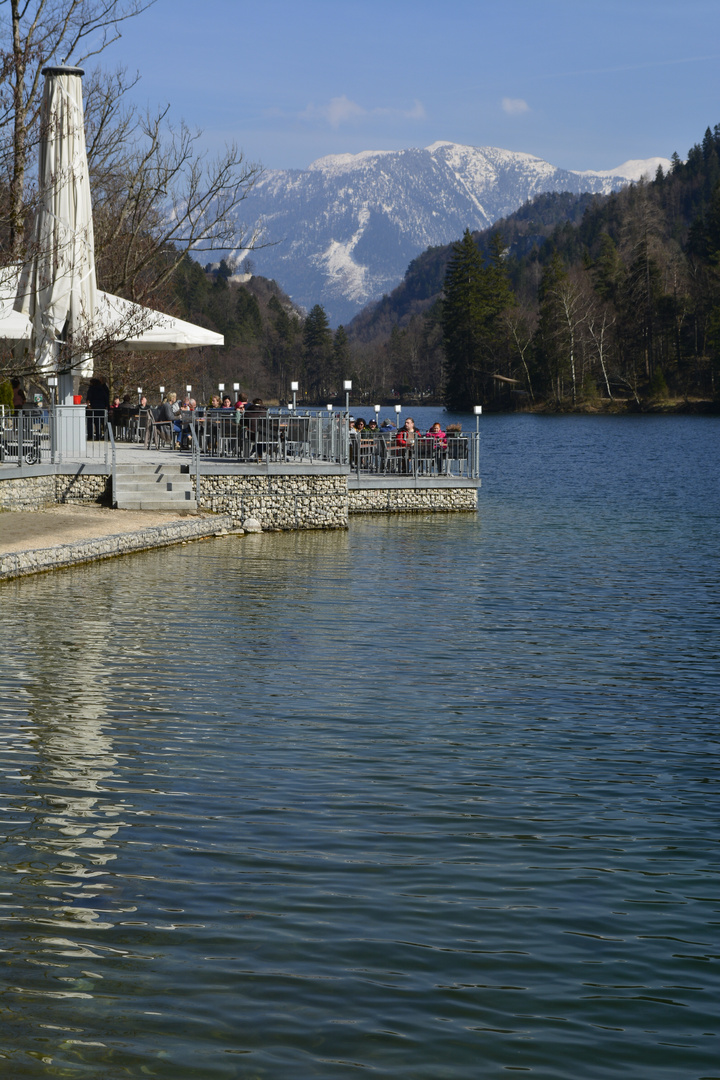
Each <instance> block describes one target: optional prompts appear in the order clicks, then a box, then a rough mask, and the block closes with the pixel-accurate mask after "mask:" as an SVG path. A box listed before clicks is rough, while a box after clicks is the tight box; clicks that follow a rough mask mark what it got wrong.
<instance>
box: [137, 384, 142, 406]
mask: <svg viewBox="0 0 720 1080" xmlns="http://www.w3.org/2000/svg"><path fill="white" fill-rule="evenodd" d="M141 397H142V386H138V405H139V404H140V398H141Z"/></svg>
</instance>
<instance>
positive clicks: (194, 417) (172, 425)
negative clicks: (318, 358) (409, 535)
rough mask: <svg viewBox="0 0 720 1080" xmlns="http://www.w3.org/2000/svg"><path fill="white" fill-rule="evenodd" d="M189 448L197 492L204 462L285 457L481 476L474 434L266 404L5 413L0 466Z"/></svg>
mask: <svg viewBox="0 0 720 1080" xmlns="http://www.w3.org/2000/svg"><path fill="white" fill-rule="evenodd" d="M128 442H129V443H135V444H136V445H138V444H139V445H141V446H144V447H147V448H149V447H158V448H161V449H165V450H169V451H171V450H178V449H180V450H187V451H190V454H191V460H192V471H193V472H194V473H195V477H196V488H198V489H199V484H200V474H201V471H202V462H207V461H214V460H216V461H221V460H222V461H227V462H233V461H234V462H238V463H257V464H264V463H268V462H288V463H302V464H309V465H313V464H316V463H321V464H322V463H329V464H336V465H349V467H350V469H351V471H352V472H354V473H356V475H358V476H359V475H372V474H376V475H392V476H397V477H403V476H404V477H408V476H412V477H421V478H422V477H427V478H429V477H433V476H435V477H449V478H452V477H455V478H464V479H477V478H479V475H480V445H479V435H478V433H476V432H450V433H448V434H447V435H445V434H444V433H443V434H442V435H441V436H440V437H433V436H430V435H423V434H421V433H420V432H416V433H415V436H414V438H413V440H412V442H409V441H408V440H407V439H406V436H405V435H404V434H403V433H402V432H400V433H398V432H395V431H394V430H391V431H388V430H377V431H372V430H369V429H365V430H364V431H362V432H359V431H355V430H354V429H349V426H348V419H347V415H346V413H344V412H341V411H337V412H336V411H327V410H317V411H313V410H308V411H306V412H304V413H302V414H299V413H297V412H295V411H290V410H286V409H277V408H272V409H268V411H267V414H266V415H253V414H252V413H249V414H248V415H244V414H242V413H237V414H236V413H235V411H234V410H225V409H198V410H195V411H194V412H192V413H189V412H180V413H179V414H178V415H177V417H176V418H175V419H174V420H167V421H165V420H162V421H158V420H156V419H155V415H154V413H153V411H152V410H150V409H147V410H141V411H140V412H138V413H135V414H134V415H132V416H131V417H129V419H128V423H127V424H126V425H118V424H117V423H113V422H112V421H111V420H109V419H108V413H107V411H105V410H95V411H93V410H83V409H78V407H77V406H62V405H58V406H56V407H55V408H53V409H50V410H48V411H41V410H40V409H30V410H24V411H22V412H19V413H18V412H15V413H8V412H5V413H4V414H3V413H0V463H6V464H7V463H13V462H16V463H17V464H18V465H19V466H22V465H34V464H43V463H58V464H62V463H63V462H71V461H76V460H79V459H88V458H89V459H91V460H92V459H95V460H98V461H99V460H104V463H105V465H106V466H108V465H109V466H110V467H111V468H112V470H113V472H114V469H115V462H116V455H117V449H118V446H119V445H122V444H123V443H128Z"/></svg>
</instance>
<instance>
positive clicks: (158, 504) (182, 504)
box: [114, 465, 197, 513]
mask: <svg viewBox="0 0 720 1080" xmlns="http://www.w3.org/2000/svg"><path fill="white" fill-rule="evenodd" d="M114 497H115V504H116V506H117V507H118V509H120V510H177V511H179V512H181V513H196V512H197V502H196V500H195V488H194V484H193V482H192V479H191V478H190V477H189V475H188V470H187V468H186V467H185V466H183V465H171V466H166V465H118V466H116V469H115V491H114Z"/></svg>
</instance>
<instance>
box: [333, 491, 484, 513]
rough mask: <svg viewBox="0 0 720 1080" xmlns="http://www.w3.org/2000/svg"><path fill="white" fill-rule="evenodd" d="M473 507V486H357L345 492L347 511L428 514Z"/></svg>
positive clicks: (471, 508) (475, 506) (474, 504)
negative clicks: (346, 493)
mask: <svg viewBox="0 0 720 1080" xmlns="http://www.w3.org/2000/svg"><path fill="white" fill-rule="evenodd" d="M476 510H477V488H474V487H467V488H465V487H462V488H450V487H448V488H411V487H404V488H392V487H387V488H359V489H354V490H351V491H349V492H348V513H349V514H432V513H438V514H442V513H449V512H455V513H456V512H458V511H473V512H474V511H476Z"/></svg>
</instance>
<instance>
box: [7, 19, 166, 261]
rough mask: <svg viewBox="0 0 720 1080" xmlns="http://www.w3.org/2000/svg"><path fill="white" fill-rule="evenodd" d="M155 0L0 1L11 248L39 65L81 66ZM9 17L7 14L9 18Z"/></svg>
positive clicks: (32, 130)
mask: <svg viewBox="0 0 720 1080" xmlns="http://www.w3.org/2000/svg"><path fill="white" fill-rule="evenodd" d="M154 2H155V0H0V9H3V8H4V9H5V10H4V12H3V14H5V15H6V19H5V20H3V21H2V22H0V64H1V66H0V129H2V128H6V127H10V128H11V129H12V131H11V135H10V136H9V138H7V139H6V140H5V144H4V146H3V147H2V165H3V168H4V171H5V175H6V178H7V187H8V205H7V210H6V213H7V219H8V227H9V233H10V250H11V252H12V254H13V256H14V257H17V256H18V255H22V247H23V241H24V233H25V220H26V196H27V191H26V185H27V169H28V161H29V157H30V155H31V154H32V149H33V145H34V144H35V145H36V140H37V127H38V117H39V111H40V99H41V96H42V69H43V67H45V66H46V65H48V64H51V63H56V64H57V63H63V64H64V63H65V62H66V61H67V62H72V63H74V64H82V63H84V62H85V61H86V60H88V59H89V58H90V57H92V56H96V55H97V54H98V53H101V52H102V51H103V50H104V49H106V48H107V47H108V45H110V44H111V43H112V42H113V41H116V40H117V39H118V38H119V36H120V29H119V28H120V25H121V24H122V23H123V22H125V21H126V20H127V19H131V18H134V17H135V16H137V15H139V14H140V13H141V12H143V11H145V10H147V8H149V7H150V6H151V5H152V4H153V3H154ZM8 16H9V17H8Z"/></svg>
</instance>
